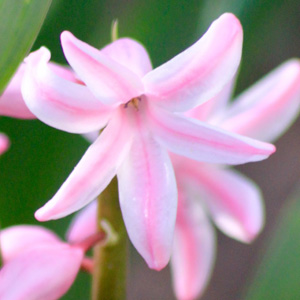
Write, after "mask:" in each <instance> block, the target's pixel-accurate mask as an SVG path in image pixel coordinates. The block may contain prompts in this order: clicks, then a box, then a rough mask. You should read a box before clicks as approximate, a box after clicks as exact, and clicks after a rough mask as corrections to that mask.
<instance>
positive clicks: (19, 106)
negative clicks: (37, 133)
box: [0, 64, 35, 119]
mask: <svg viewBox="0 0 300 300" xmlns="http://www.w3.org/2000/svg"><path fill="white" fill-rule="evenodd" d="M24 71H25V65H24V64H21V65H20V66H19V68H18V70H17V71H16V73H15V74H14V76H13V77H12V79H11V80H10V82H9V84H8V85H7V87H6V89H5V90H4V92H3V94H2V95H1V97H0V115H1V116H8V117H14V118H18V119H35V116H34V115H33V114H32V112H31V111H30V110H29V109H28V108H27V106H26V104H25V102H24V100H23V97H22V94H21V82H22V79H23V75H24Z"/></svg>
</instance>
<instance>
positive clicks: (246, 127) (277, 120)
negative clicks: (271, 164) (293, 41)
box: [219, 59, 300, 141]
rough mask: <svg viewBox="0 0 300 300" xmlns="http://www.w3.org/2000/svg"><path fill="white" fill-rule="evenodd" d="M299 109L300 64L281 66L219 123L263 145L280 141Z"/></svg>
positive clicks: (240, 98) (293, 60) (246, 94)
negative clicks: (278, 139)
mask: <svg viewBox="0 0 300 300" xmlns="http://www.w3.org/2000/svg"><path fill="white" fill-rule="evenodd" d="M299 109H300V61H299V60H298V59H292V60H289V61H287V62H285V63H284V64H282V65H280V66H279V67H278V68H276V69H275V70H274V71H272V72H271V73H270V74H268V75H267V76H265V77H264V78H263V79H261V80H260V81H259V82H257V83H256V84H255V85H253V86H252V87H251V88H249V89H248V90H246V91H245V92H244V93H243V94H241V95H240V96H239V97H238V98H237V99H236V100H235V101H234V102H233V104H232V105H231V107H230V108H229V109H228V110H227V112H226V118H225V119H224V120H223V121H222V122H220V123H219V124H220V126H222V128H225V129H228V130H231V131H234V132H237V133H240V134H244V135H247V136H251V137H253V138H257V139H260V140H263V141H273V140H275V139H276V138H278V137H279V136H280V135H281V134H282V133H283V132H284V131H285V130H287V128H288V127H289V126H290V125H291V123H292V122H293V121H294V119H295V118H296V116H297V115H298V114H299Z"/></svg>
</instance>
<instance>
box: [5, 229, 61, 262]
mask: <svg viewBox="0 0 300 300" xmlns="http://www.w3.org/2000/svg"><path fill="white" fill-rule="evenodd" d="M0 236H1V255H2V259H3V261H4V263H6V262H7V261H9V260H11V259H13V258H15V257H16V256H18V255H20V254H21V253H22V252H24V251H26V250H27V249H30V248H32V247H34V246H36V245H41V244H49V245H52V244H56V243H61V241H60V239H59V238H58V236H57V235H55V234H54V233H53V232H52V231H50V230H48V229H46V228H43V227H41V226H34V225H18V226H12V227H9V228H6V229H4V230H1V233H0Z"/></svg>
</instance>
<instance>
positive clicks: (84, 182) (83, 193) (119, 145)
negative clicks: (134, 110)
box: [35, 110, 132, 221]
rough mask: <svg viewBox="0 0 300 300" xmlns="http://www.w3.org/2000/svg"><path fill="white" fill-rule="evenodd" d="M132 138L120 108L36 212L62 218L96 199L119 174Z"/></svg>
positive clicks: (40, 216)
mask: <svg viewBox="0 0 300 300" xmlns="http://www.w3.org/2000/svg"><path fill="white" fill-rule="evenodd" d="M131 138H132V133H131V128H130V127H129V124H128V122H127V120H126V116H125V114H123V113H122V112H121V111H120V110H117V111H116V113H115V115H114V116H113V117H112V120H111V121H110V122H109V124H108V125H107V127H106V128H105V129H104V130H103V132H102V133H101V135H100V136H99V138H98V139H97V140H96V141H95V142H94V143H93V144H92V145H91V146H90V147H89V148H88V150H87V151H86V153H85V154H84V156H83V157H82V159H81V160H80V162H79V163H78V165H77V166H76V167H75V169H74V171H73V172H72V173H71V175H70V176H69V178H68V179H67V180H66V181H65V182H64V184H63V185H62V186H61V188H60V189H59V190H58V192H57V193H56V195H55V196H54V197H53V198H52V199H51V200H50V201H48V202H47V203H46V204H45V205H44V206H43V207H42V208H40V209H39V210H38V211H37V212H36V214H35V216H36V218H37V219H38V220H39V221H47V220H50V219H58V218H62V217H64V216H66V215H69V214H71V213H73V212H75V211H77V210H79V209H80V208H82V207H83V206H85V205H87V204H88V203H89V202H91V201H92V200H93V199H95V198H96V197H97V196H98V195H99V194H100V193H101V192H102V191H103V190H104V189H105V187H106V186H107V185H108V184H109V182H110V181H111V180H112V178H113V177H114V176H115V174H116V171H117V169H118V167H119V165H120V164H121V163H122V161H123V160H124V157H125V156H126V154H127V153H128V150H129V147H130V144H131Z"/></svg>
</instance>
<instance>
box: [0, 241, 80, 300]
mask: <svg viewBox="0 0 300 300" xmlns="http://www.w3.org/2000/svg"><path fill="white" fill-rule="evenodd" d="M82 258H83V251H82V250H80V249H77V248H72V247H70V246H68V245H66V244H56V245H51V246H50V245H43V246H37V247H35V248H33V249H30V250H27V251H24V252H23V253H21V254H20V255H19V256H17V257H16V258H15V259H13V260H11V261H9V262H8V263H7V264H5V265H4V267H3V268H2V269H1V271H0V299H7V300H25V299H30V300H53V299H58V298H60V297H61V296H62V295H64V294H65V293H66V292H67V291H68V289H69V288H70V286H71V285H72V283H73V282H74V280H75V277H76V275H77V273H78V271H79V268H80V265H81V261H82Z"/></svg>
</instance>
